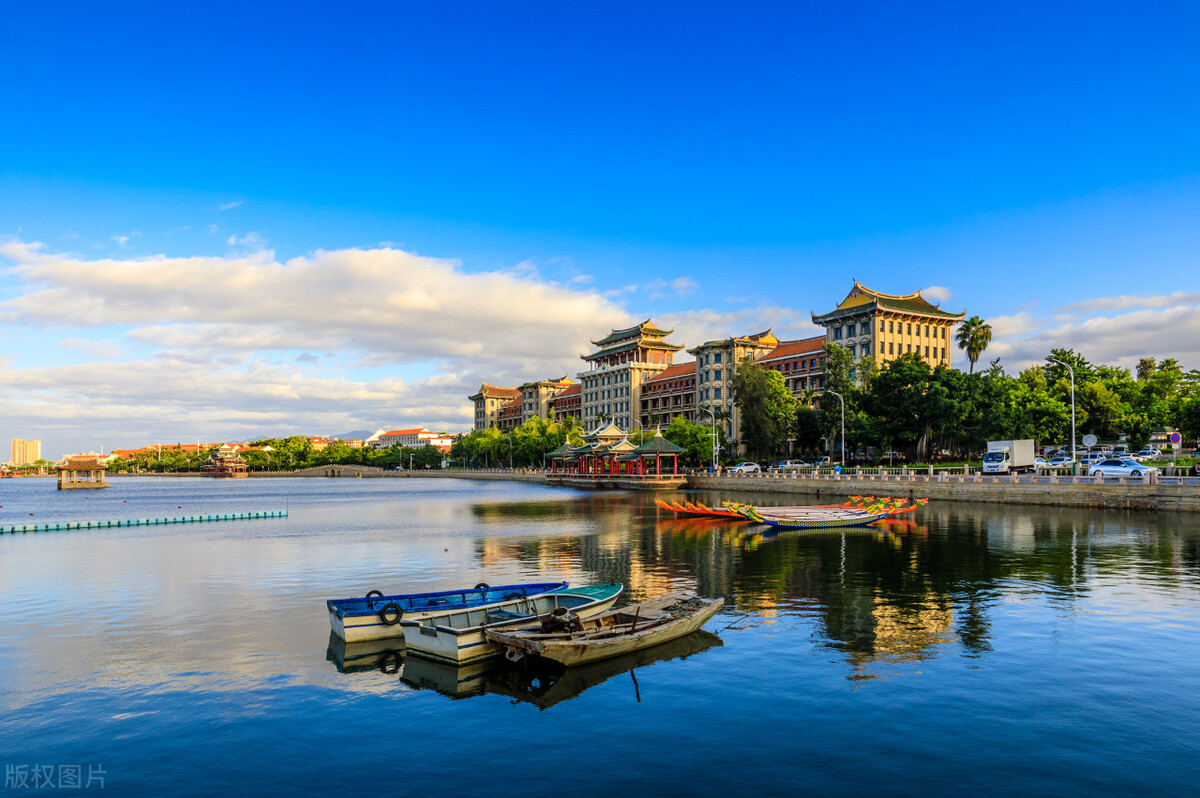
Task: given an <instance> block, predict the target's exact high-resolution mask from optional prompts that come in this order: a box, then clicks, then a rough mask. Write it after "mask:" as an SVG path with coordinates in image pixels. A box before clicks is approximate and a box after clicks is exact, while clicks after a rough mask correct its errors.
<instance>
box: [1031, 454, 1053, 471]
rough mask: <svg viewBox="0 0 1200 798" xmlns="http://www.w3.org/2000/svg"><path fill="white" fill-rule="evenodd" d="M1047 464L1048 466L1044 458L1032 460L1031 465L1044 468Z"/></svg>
mask: <svg viewBox="0 0 1200 798" xmlns="http://www.w3.org/2000/svg"><path fill="white" fill-rule="evenodd" d="M1049 464H1050V463H1049V461H1047V460H1046V458H1045V457H1035V458H1033V465H1034V466H1035V467H1037V468H1045V467H1046V466H1048V465H1049Z"/></svg>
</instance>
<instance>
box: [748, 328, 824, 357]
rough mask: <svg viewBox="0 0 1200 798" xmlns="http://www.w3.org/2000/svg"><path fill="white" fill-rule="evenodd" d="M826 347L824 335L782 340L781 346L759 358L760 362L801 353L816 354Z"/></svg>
mask: <svg viewBox="0 0 1200 798" xmlns="http://www.w3.org/2000/svg"><path fill="white" fill-rule="evenodd" d="M824 347H825V336H824V335H818V336H816V337H814V338H803V339H801V340H799V341H780V342H779V346H777V347H775V348H774V349H772V350H771V351H770V352H767V353H766V354H765V355H763V356H762V357H760V358H758V362H759V363H764V362H766V361H769V360H785V359H787V358H790V357H799V356H801V355H815V354H817V353H818V352H820V351H822V349H824Z"/></svg>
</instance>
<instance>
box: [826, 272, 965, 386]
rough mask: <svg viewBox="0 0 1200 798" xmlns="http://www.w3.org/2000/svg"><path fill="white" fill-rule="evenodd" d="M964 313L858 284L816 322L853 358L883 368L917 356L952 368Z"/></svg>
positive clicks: (924, 300)
mask: <svg viewBox="0 0 1200 798" xmlns="http://www.w3.org/2000/svg"><path fill="white" fill-rule="evenodd" d="M966 315H967V314H966V312H965V311H964V312H962V313H949V312H947V311H944V310H942V309H941V308H939V307H938V306H937V305H934V304H932V303H930V302H929V301H928V300H927V299H925V298H924V297H923V296H921V292H920V291H917V292H916V293H912V294H903V295H897V294H882V293H880V292H878V291H872V290H871V289H869V288H867V287H866V286H864V285H862V284H861V283H859V282H858V281H857V280H855V281H854V287H853V288H851V289H850V293H849V294H847V295H846V298H845V299H843V300H842V301H841V303H839V304H838V306H837V307H836V308H834V309H833V310H831V311H829V312H828V313H821V314H818V313H814V314H812V320H813V324H817V325H820V326H822V327H824V328H825V339H826V340H827V341H830V342H832V343H834V344H836V345H838V346H842V347H845V348H846V349H847V350H848V351H849V352H850V355H851V356H852V357H855V358H863V357H866V358H870V359H872V360H874V361H875V363H876V364H878V365H883V364H884V363H887V362H889V361H892V360H895V359H896V358H898V357H899V356H900V355H906V354H913V353H915V354H916V355H917V356H919V357H920V358H921V359H922V360H924V361H925V362H926V363H928V364H929V365H930V366H934V367H937V366H946V367H947V368H949V367H950V350H951V349H952V348H953V344H954V335H953V331H954V326H955V325H956V324H958V323H959V322H961V321H962V320H963V318H965V317H966Z"/></svg>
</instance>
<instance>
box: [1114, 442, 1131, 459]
mask: <svg viewBox="0 0 1200 798" xmlns="http://www.w3.org/2000/svg"><path fill="white" fill-rule="evenodd" d="M1128 454H1129V447H1128V446H1126V445H1125V444H1123V443H1118V444H1117V445H1116V446H1114V447H1113V448H1112V456H1113V457H1116V458H1118V459H1120V458H1122V457H1125V456H1126V455H1128Z"/></svg>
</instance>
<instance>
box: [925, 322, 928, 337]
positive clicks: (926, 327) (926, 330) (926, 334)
mask: <svg viewBox="0 0 1200 798" xmlns="http://www.w3.org/2000/svg"><path fill="white" fill-rule="evenodd" d="M925 337H926V338H928V337H929V325H928V324H926V325H925Z"/></svg>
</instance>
